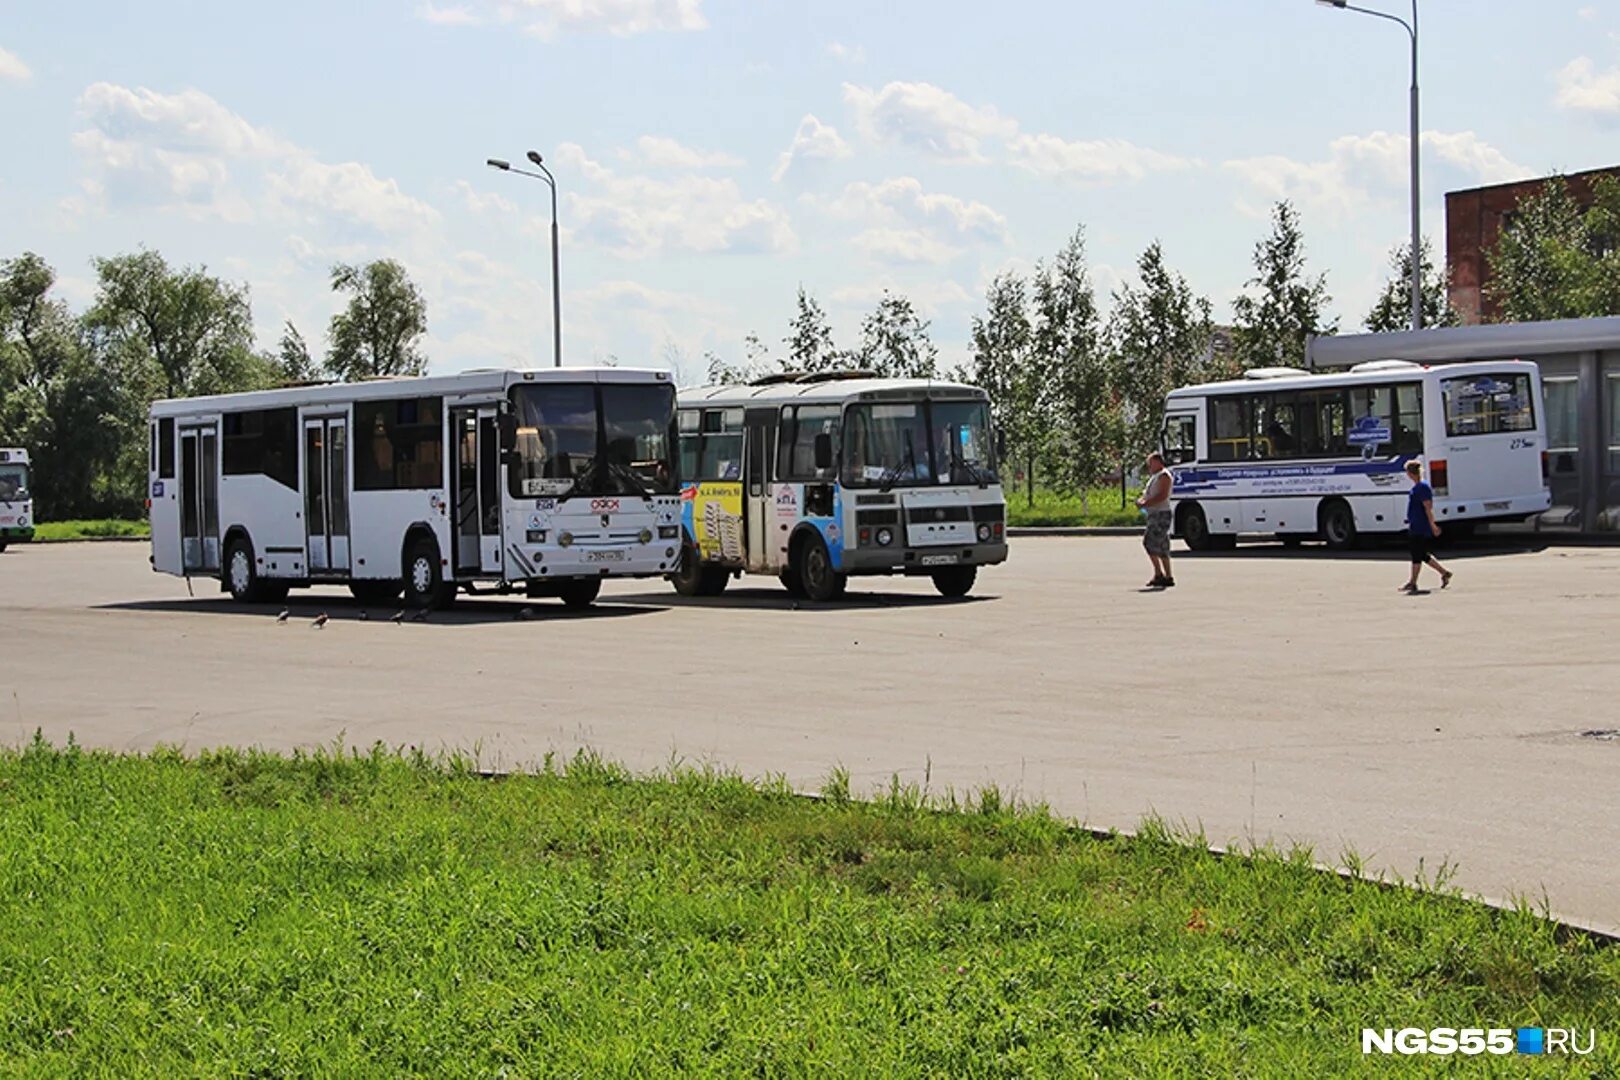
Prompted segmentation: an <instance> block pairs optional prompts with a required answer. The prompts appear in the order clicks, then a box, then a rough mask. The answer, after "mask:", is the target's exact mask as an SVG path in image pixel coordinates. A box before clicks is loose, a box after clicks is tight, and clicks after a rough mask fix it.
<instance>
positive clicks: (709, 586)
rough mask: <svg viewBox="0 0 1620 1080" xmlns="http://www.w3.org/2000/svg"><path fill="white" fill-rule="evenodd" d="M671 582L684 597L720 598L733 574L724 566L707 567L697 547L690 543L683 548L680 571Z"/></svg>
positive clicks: (670, 577)
mask: <svg viewBox="0 0 1620 1080" xmlns="http://www.w3.org/2000/svg"><path fill="white" fill-rule="evenodd" d="M669 580H670V583H671V584H672V585H674V586H675V591H676V592H678V593H680V594H681V595H682V596H719V595H720V594H721V593H723V592H725V591H726V585H728V584H729V583H730V581H731V572H730V571H729V570H727V569H726V568H725V567H723V566H705V565H704V564H703V562H702V557H701V556H700V555H699V554H698V550H697V547H696V546H695V545H693V544H692V543H691V542H690V541H688V542H687V543H686V544H685V545H684V546H683V547H682V548H681V565H680V569H678V570H676V571H675V572H674V573H673V574H671V575H669Z"/></svg>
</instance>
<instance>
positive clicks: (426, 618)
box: [93, 596, 663, 626]
mask: <svg viewBox="0 0 1620 1080" xmlns="http://www.w3.org/2000/svg"><path fill="white" fill-rule="evenodd" d="M93 607H94V609H95V610H100V611H160V612H174V613H189V614H206V615H237V616H245V617H248V618H255V619H264V620H266V621H276V618H277V616H279V615H280V614H281V613H282V612H286V613H287V618H286V619H285V620H284V621H286V622H288V623H298V624H302V625H313V624H314V622H315V620H316V619H318V618H319V616H321V615H325V616H327V622H328V624H331V623H353V622H366V623H378V624H382V625H387V624H390V623H400V624H405V623H427V624H429V625H433V626H475V625H479V624H483V623H508V622H561V621H564V620H569V619H616V618H623V617H625V616H628V615H651V614H654V613H655V612H658V611H661V610H663V609H662V608H660V607H655V606H652V605H648V604H633V605H632V604H623V605H621V604H615V603H612V602H611V601H609V602H606V603H604V602H602V601H598V602H597V603H595V604H593V605H592V606H591V607H588V608H581V609H574V608H570V607H566V606H564V605H563V603H562V602H561V601H560V600H524V599H523V598H521V597H513V598H509V599H499V600H496V599H490V598H485V597H480V598H472V599H462V600H458V601H456V603H455V604H453V605H451V606H450V607H448V608H444V609H440V610H434V611H426V612H417V611H409V610H402V609H401V608H400V607H399V606H398V605H387V606H378V605H367V604H362V603H360V602H359V601H358V600H353V599H350V598H347V597H341V596H309V597H302V596H290V597H288V598H287V600H286V602H285V603H281V604H242V603H238V602H236V601H235V600H229V599H200V598H199V599H175V600H130V601H124V602H121V603H114V604H96V605H93Z"/></svg>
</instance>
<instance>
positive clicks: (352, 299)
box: [326, 259, 427, 382]
mask: <svg viewBox="0 0 1620 1080" xmlns="http://www.w3.org/2000/svg"><path fill="white" fill-rule="evenodd" d="M332 291H333V292H337V293H346V294H348V297H349V303H348V306H347V307H346V308H344V309H343V310H342V311H340V312H338V313H337V314H336V315H334V316H332V324H331V326H330V328H329V329H328V330H327V334H326V337H327V341H328V343H329V344H330V345H331V350H330V352H329V353H328V354H327V359H326V367H327V370H329V371H330V372H331V373H332V374H333V375H334V376H336V377H337V378H339V379H342V380H345V381H351V382H352V381H354V380H356V379H368V378H376V377H377V376H383V375H421V374H422V373H423V372H425V371H426V370H427V359H426V358H425V357H424V356H423V355H422V353H421V351H420V349H419V348H418V345H419V343H420V342H421V339H422V335H423V334H425V333H427V303H426V301H424V300H423V299H422V294H421V292H420V291H419V290H418V289H417V288H416V285H415V284H414V283H413V282H412V281H411V279H410V275H408V274H407V273H406V272H405V268H404V267H403V266H401V265H400V264H399V263H398V262H396V261H395V260H393V259H378V260H376V261H375V262H370V263H367V264H366V265H364V266H350V265H348V264H346V263H338V264H337V265H336V266H334V267H332Z"/></svg>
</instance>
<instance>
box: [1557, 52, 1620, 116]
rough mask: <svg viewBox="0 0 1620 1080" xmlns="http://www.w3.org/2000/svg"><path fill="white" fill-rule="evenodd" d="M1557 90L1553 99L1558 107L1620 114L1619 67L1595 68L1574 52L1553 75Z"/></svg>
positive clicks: (1600, 114) (1605, 113)
mask: <svg viewBox="0 0 1620 1080" xmlns="http://www.w3.org/2000/svg"><path fill="white" fill-rule="evenodd" d="M1553 78H1554V81H1555V82H1556V83H1557V84H1558V94H1557V96H1556V97H1555V98H1554V99H1553V100H1554V103H1555V104H1557V106H1558V107H1559V108H1560V109H1571V110H1574V111H1575V112H1584V113H1596V114H1598V115H1599V116H1620V67H1612V68H1608V69H1607V70H1604V71H1598V70H1597V67H1596V65H1594V64H1593V63H1592V61H1591V60H1590V59H1588V58H1587V57H1584V56H1577V57H1576V58H1575V59H1573V60H1571V61H1570V62H1569V63H1567V64H1565V65H1564V66H1563V67H1562V68H1560V69H1559V70H1558V73H1557V74H1556V75H1555V76H1554V77H1553Z"/></svg>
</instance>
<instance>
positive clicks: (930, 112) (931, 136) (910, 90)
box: [844, 82, 1018, 162]
mask: <svg viewBox="0 0 1620 1080" xmlns="http://www.w3.org/2000/svg"><path fill="white" fill-rule="evenodd" d="M844 100H845V101H846V102H847V103H848V104H849V106H850V107H851V108H852V109H853V110H854V112H855V125H856V127H857V129H859V131H860V132H861V134H862V135H864V136H865V137H867V138H869V139H873V140H875V141H878V142H890V143H898V144H900V145H902V146H909V147H911V148H912V149H915V150H921V151H923V152H924V153H927V154H930V155H932V156H934V157H938V158H943V159H946V160H951V161H973V162H983V161H986V160H988V159H987V158H986V157H985V156H984V154H983V153H982V152H981V150H980V147H981V146H982V144H983V142H984V140H986V139H992V138H999V139H1009V138H1011V137H1012V136H1014V135H1016V134H1017V132H1018V125H1017V123H1016V122H1014V121H1013V120H1011V119H1009V118H1008V117H1005V116H1002V115H1001V114H1000V113H998V112H997V111H996V110H995V109H993V108H990V107H988V106H986V107H975V106H972V105H969V104H968V103H967V102H965V101H963V100H962V99H961V98H959V97H957V96H956V95H955V94H952V93H951V92H950V91H948V90H942V89H940V88H939V87H937V86H934V85H933V84H932V83H924V82H891V83H889V84H888V85H887V86H885V87H884V88H883V89H881V90H876V91H874V90H868V89H867V88H865V87H862V86H855V85H853V84H851V83H845V84H844Z"/></svg>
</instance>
